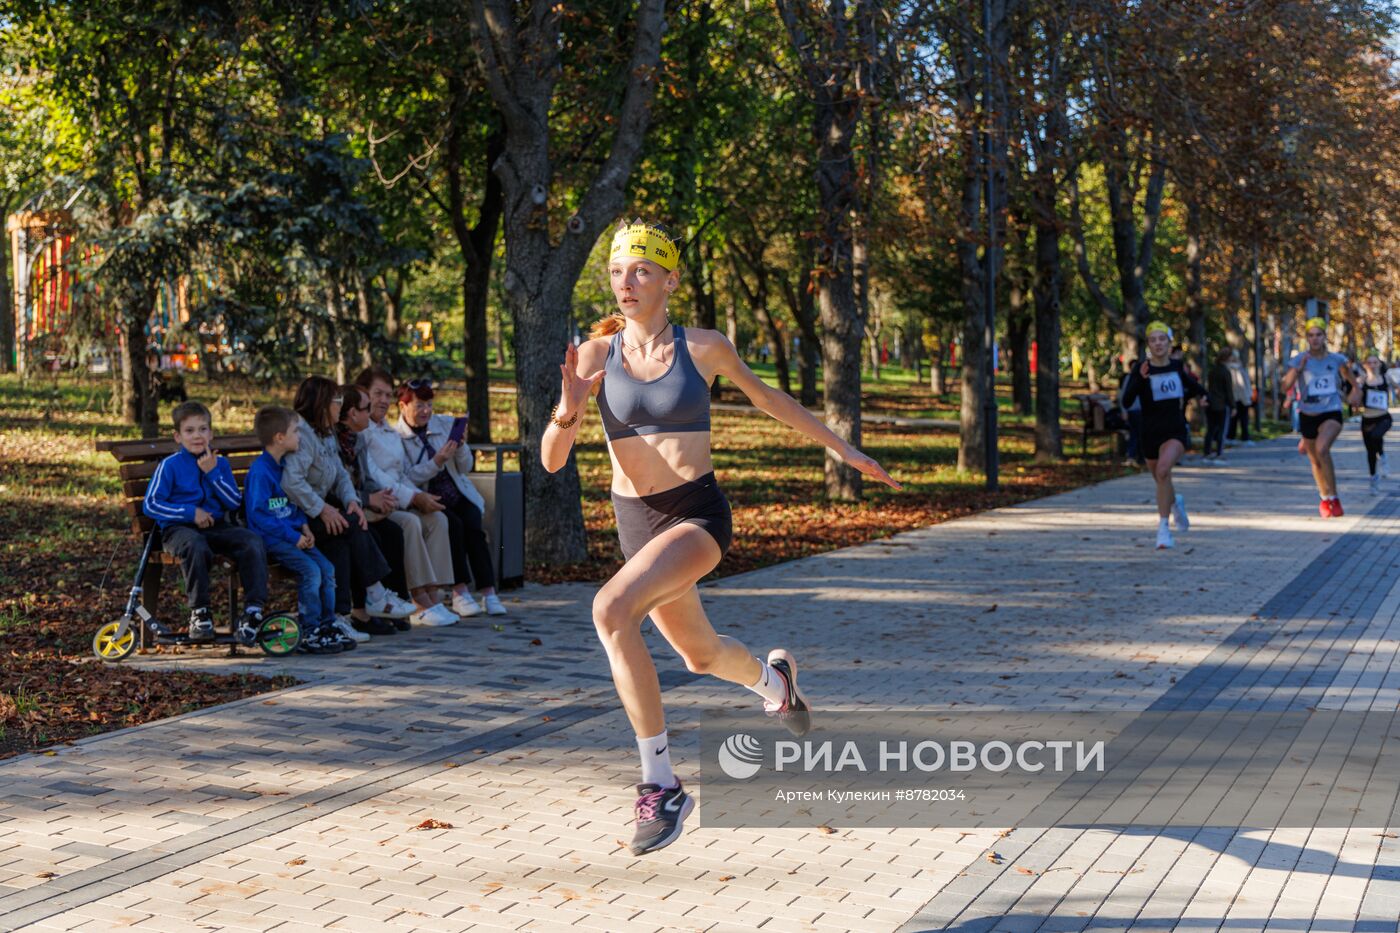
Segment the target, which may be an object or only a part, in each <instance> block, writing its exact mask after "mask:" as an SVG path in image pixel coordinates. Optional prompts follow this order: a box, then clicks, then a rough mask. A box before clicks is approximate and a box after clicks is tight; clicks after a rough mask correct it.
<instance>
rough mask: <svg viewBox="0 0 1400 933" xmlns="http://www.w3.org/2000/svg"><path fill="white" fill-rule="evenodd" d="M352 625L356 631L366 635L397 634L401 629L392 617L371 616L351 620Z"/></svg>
mask: <svg viewBox="0 0 1400 933" xmlns="http://www.w3.org/2000/svg"><path fill="white" fill-rule="evenodd" d="M350 624H351V626H353V627H354V628H355V630H356V631H360V632H364V633H365V634H366V635H397V634H398V633H399V630H398V628H397V626H395V625H394V623H393V621H392V620H390V619H381V618H378V617H377V616H370V617H369V618H368V619H354V618H352V619H351V620H350Z"/></svg>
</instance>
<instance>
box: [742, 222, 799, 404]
mask: <svg viewBox="0 0 1400 933" xmlns="http://www.w3.org/2000/svg"><path fill="white" fill-rule="evenodd" d="M750 249H752V252H750V251H749V250H750ZM731 255H732V256H733V263H734V281H735V282H736V283H737V284H738V286H739V289H740V291H742V292H743V293H744V297H745V298H746V299H747V300H748V302H749V308H750V309H752V311H753V315H754V318H755V319H757V321H758V322H759V324H760V325H761V326H762V327H763V335H764V337H765V339H767V341H768V342H769V343H770V344H772V346H773V365H774V367H775V368H776V369H777V371H778V388H780V389H782V390H783V392H785V393H787V394H788V395H791V394H792V376H791V374H790V373H789V372H788V358H787V349H786V348H785V347H784V346H783V332H782V331H781V330H779V329H778V322H777V321H776V320H775V319H774V318H773V313H772V311H770V310H769V308H768V266H767V264H766V262H765V260H764V256H763V245H762V244H761V243H760V244H757V245H756V246H753V247H748V248H745V247H740V246H738V245H737V244H736V245H735V247H734V249H733V250H732V252H731ZM740 262H743V263H744V265H745V266H746V267H747V271H748V275H749V276H751V277H752V278H753V286H752V287H750V286H749V283H748V281H747V279H746V278H745V274H744V271H743V270H741V269H740V268H739V263H740Z"/></svg>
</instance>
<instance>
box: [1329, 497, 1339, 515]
mask: <svg viewBox="0 0 1400 933" xmlns="http://www.w3.org/2000/svg"><path fill="white" fill-rule="evenodd" d="M1327 508H1328V511H1330V512H1331V513H1332V517H1333V518H1341V517H1342V500H1341V499H1338V498H1337V497H1336V496H1333V497H1332V498H1331V499H1329V500H1327Z"/></svg>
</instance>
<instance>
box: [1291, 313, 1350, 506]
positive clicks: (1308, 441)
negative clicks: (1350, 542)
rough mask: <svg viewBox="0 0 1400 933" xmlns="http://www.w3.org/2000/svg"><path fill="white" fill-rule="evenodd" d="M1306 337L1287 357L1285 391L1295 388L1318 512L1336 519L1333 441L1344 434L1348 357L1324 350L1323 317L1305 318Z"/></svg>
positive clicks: (1325, 345)
mask: <svg viewBox="0 0 1400 933" xmlns="http://www.w3.org/2000/svg"><path fill="white" fill-rule="evenodd" d="M1307 340H1308V349H1307V351H1306V352H1303V353H1299V354H1298V355H1297V356H1295V357H1293V359H1291V360H1289V363H1288V366H1289V369H1288V372H1286V373H1284V375H1283V391H1285V392H1289V391H1291V390H1292V389H1293V387H1294V386H1295V385H1296V386H1297V387H1298V402H1297V405H1298V432H1299V433H1300V434H1302V435H1303V444H1302V447H1303V452H1304V453H1305V454H1307V456H1308V461H1309V462H1310V463H1311V464H1312V472H1313V479H1314V480H1315V481H1316V482H1317V494H1318V498H1319V500H1320V501H1319V502H1318V505H1317V512H1318V514H1319V515H1321V516H1322V517H1323V518H1338V517H1340V516H1341V514H1342V500H1341V499H1339V498H1338V497H1337V470H1336V467H1335V466H1333V464H1332V442H1333V441H1335V440H1336V439H1337V435H1338V434H1340V433H1342V393H1343V391H1345V392H1346V393H1347V394H1350V393H1351V390H1352V378H1351V374H1350V368H1349V366H1348V364H1347V358H1346V357H1345V356H1342V354H1340V353H1331V352H1329V351H1328V349H1327V324H1326V322H1325V321H1323V320H1322V318H1320V317H1315V318H1309V319H1308V323H1307Z"/></svg>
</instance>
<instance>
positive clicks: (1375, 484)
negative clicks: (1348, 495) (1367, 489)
mask: <svg viewBox="0 0 1400 933" xmlns="http://www.w3.org/2000/svg"><path fill="white" fill-rule="evenodd" d="M1380 492H1381V477H1380V474H1379V473H1377V474H1376V475H1374V476H1372V477H1371V495H1373V496H1378V495H1380Z"/></svg>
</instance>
